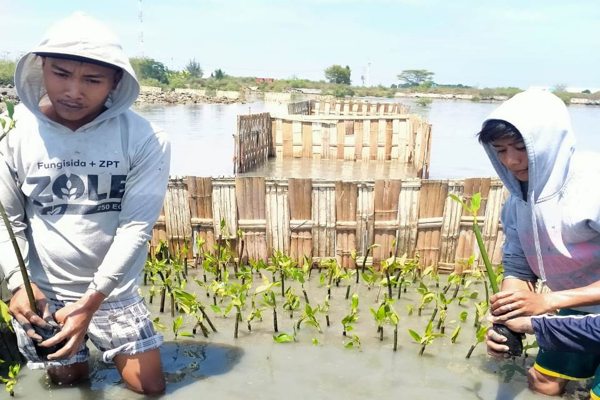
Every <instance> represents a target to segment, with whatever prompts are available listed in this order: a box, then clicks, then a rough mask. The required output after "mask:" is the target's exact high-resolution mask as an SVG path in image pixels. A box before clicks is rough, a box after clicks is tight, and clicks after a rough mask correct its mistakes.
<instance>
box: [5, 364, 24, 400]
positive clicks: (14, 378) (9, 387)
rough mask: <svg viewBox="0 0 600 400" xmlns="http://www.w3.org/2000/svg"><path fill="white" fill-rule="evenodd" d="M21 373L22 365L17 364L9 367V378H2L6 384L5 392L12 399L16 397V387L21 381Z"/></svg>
mask: <svg viewBox="0 0 600 400" xmlns="http://www.w3.org/2000/svg"><path fill="white" fill-rule="evenodd" d="M19 372H21V364H19V363H15V364H11V365H10V366H9V367H8V376H7V377H4V376H0V381H1V382H3V383H4V385H5V386H4V390H6V392H8V394H9V395H10V396H11V397H14V396H15V386H16V385H17V382H18V380H19Z"/></svg>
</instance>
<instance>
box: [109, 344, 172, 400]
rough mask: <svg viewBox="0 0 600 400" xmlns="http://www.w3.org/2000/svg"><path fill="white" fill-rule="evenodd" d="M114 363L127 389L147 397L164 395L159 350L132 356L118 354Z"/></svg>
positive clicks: (163, 380) (163, 379)
mask: <svg viewBox="0 0 600 400" xmlns="http://www.w3.org/2000/svg"><path fill="white" fill-rule="evenodd" d="M114 362H115V365H116V366H117V370H118V371H119V373H120V374H121V377H123V381H124V382H125V384H126V385H127V387H128V388H129V389H131V390H133V391H134V392H137V393H143V394H147V395H159V394H162V393H164V391H165V377H164V375H163V371H162V365H161V362H160V350H159V349H154V350H150V351H147V352H144V353H139V354H134V355H132V356H130V355H126V354H119V355H117V356H115V358H114Z"/></svg>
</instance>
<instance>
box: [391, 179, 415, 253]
mask: <svg viewBox="0 0 600 400" xmlns="http://www.w3.org/2000/svg"><path fill="white" fill-rule="evenodd" d="M420 193H421V181H420V180H418V179H414V180H404V181H402V185H401V188H400V196H399V199H398V241H397V244H396V246H397V251H396V253H395V254H396V255H397V256H399V257H401V256H403V255H404V254H406V255H407V256H408V257H410V258H413V257H414V256H415V249H416V247H417V233H418V226H419V198H420Z"/></svg>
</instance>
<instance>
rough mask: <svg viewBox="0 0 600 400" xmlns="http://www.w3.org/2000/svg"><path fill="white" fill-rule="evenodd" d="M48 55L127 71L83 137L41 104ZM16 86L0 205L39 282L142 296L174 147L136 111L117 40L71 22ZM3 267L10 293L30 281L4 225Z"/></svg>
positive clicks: (28, 62) (28, 58)
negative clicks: (83, 59)
mask: <svg viewBox="0 0 600 400" xmlns="http://www.w3.org/2000/svg"><path fill="white" fill-rule="evenodd" d="M40 52H42V53H57V54H68V55H74V56H81V57H86V58H91V59H94V60H98V61H102V62H105V63H109V64H112V65H115V66H118V67H119V68H121V69H122V70H123V78H122V79H121V81H120V83H119V84H118V86H117V88H116V89H115V90H113V92H112V93H111V95H110V96H109V99H108V101H107V103H106V106H107V107H108V109H107V110H106V111H104V112H103V113H102V114H100V115H99V116H98V117H97V118H96V119H94V120H93V121H92V122H90V123H88V124H86V125H84V126H82V127H81V128H79V129H77V130H76V131H75V132H73V131H71V130H70V129H68V128H66V127H64V126H62V125H61V124H58V123H56V122H54V121H52V120H50V119H48V118H47V117H46V116H45V115H44V114H43V113H42V112H41V111H40V110H39V106H38V105H39V102H40V99H41V98H42V97H43V96H44V95H45V89H44V85H43V79H42V69H41V58H40V57H39V56H37V55H36V54H34V53H40ZM15 83H16V88H17V91H18V94H19V97H20V98H21V100H22V104H20V105H19V106H18V107H17V108H16V111H15V119H16V128H15V129H14V130H13V131H11V132H10V133H9V134H8V137H7V138H6V139H5V140H4V141H3V142H2V143H0V161H1V162H0V201H2V204H3V205H4V206H5V208H6V209H7V212H8V214H9V216H10V220H11V224H12V227H13V230H14V231H15V233H16V234H17V238H18V242H19V245H20V247H21V249H22V253H23V254H24V255H25V258H26V263H27V264H28V269H29V274H30V277H31V280H32V281H33V282H35V283H36V284H37V285H38V286H39V287H40V288H41V289H42V290H43V291H44V292H45V293H46V294H47V295H48V296H49V297H52V298H57V299H63V300H76V299H78V298H79V297H81V295H82V294H83V293H84V292H85V291H86V290H87V289H95V290H98V291H100V292H102V293H104V294H105V295H107V296H109V297H111V298H119V299H125V298H128V297H132V296H134V295H135V294H136V290H137V283H138V281H139V278H140V275H141V272H142V269H143V266H144V263H145V260H146V255H147V244H148V240H149V239H150V233H151V230H152V227H153V225H154V223H155V221H156V219H157V218H158V215H159V213H160V210H161V207H162V204H163V200H164V195H165V190H166V186H167V182H168V178H169V161H170V160H169V157H170V147H169V143H168V140H167V138H166V135H165V133H164V132H163V131H161V130H159V129H157V128H156V127H155V126H153V125H151V124H150V123H149V122H148V121H146V120H145V119H144V118H142V117H140V116H139V115H137V114H136V113H134V112H133V111H131V110H129V107H130V106H131V105H132V104H133V102H134V101H135V99H136V98H137V95H138V93H139V84H138V82H137V79H136V77H135V74H134V72H133V69H132V68H131V65H130V63H129V60H128V58H127V56H126V55H125V53H124V52H123V50H122V48H121V45H120V44H119V42H118V39H117V38H116V37H115V35H114V34H113V33H112V32H111V31H110V30H108V29H107V28H106V27H105V26H104V25H103V24H101V23H100V22H98V21H97V20H95V19H93V18H91V17H88V16H86V15H84V14H81V13H76V14H73V15H72V16H70V17H68V18H66V19H64V20H62V21H60V22H58V23H57V24H56V25H54V26H53V27H52V28H51V29H50V30H49V31H48V33H47V34H46V36H45V38H44V39H43V40H42V42H41V43H40V45H39V46H37V47H36V48H34V49H33V50H32V52H30V53H28V54H26V55H25V56H23V57H22V58H21V60H20V61H19V63H18V64H17V69H16V72H15ZM0 266H1V267H2V272H3V273H4V275H5V277H6V278H7V279H8V284H9V288H10V289H14V288H16V287H18V286H19V285H20V284H21V283H22V278H21V276H20V274H19V273H18V266H17V261H16V258H15V255H14V252H13V248H12V246H11V243H10V241H9V240H8V234H7V230H6V227H5V226H4V225H3V224H2V222H1V221H0Z"/></svg>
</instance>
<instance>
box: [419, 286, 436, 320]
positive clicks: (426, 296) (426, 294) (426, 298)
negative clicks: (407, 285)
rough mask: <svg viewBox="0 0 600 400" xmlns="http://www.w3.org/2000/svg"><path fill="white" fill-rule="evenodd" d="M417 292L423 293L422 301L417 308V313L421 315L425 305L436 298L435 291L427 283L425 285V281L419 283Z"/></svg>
mask: <svg viewBox="0 0 600 400" xmlns="http://www.w3.org/2000/svg"><path fill="white" fill-rule="evenodd" d="M417 292H418V293H419V294H420V295H421V303H420V304H419V308H418V309H417V315H418V316H419V317H420V316H421V313H422V312H423V309H424V308H425V306H426V305H427V304H429V303H431V302H432V301H433V300H435V293H434V292H432V291H430V290H429V288H428V287H427V285H425V284H424V283H423V282H421V283H420V284H419V288H418V289H417ZM434 311H435V310H434Z"/></svg>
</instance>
